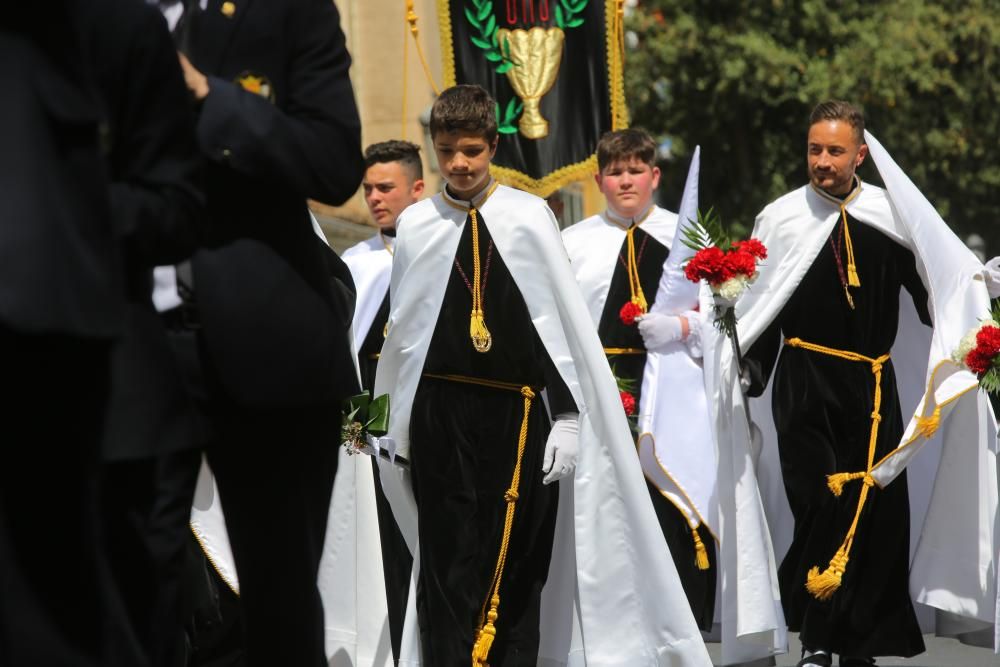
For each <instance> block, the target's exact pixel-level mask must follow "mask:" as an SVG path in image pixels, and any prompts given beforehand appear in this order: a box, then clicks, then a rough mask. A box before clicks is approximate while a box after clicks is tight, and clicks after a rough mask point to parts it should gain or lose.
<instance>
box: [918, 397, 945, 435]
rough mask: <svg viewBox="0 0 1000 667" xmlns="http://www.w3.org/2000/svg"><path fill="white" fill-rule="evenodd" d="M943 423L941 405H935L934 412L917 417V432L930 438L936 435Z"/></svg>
mask: <svg viewBox="0 0 1000 667" xmlns="http://www.w3.org/2000/svg"><path fill="white" fill-rule="evenodd" d="M940 425H941V406H940V405H935V406H934V412H932V413H931V414H930V415H929V416H927V417H917V432H918V433H920V435H922V436H924V437H925V438H927V439H928V440H929V439H931V438H933V437H934V434H935V433H937V430H938V427H939V426H940Z"/></svg>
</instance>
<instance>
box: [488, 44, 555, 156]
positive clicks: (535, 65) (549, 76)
mask: <svg viewBox="0 0 1000 667" xmlns="http://www.w3.org/2000/svg"><path fill="white" fill-rule="evenodd" d="M504 40H509V42H510V59H511V60H513V61H514V62H515V63H517V66H516V67H511V68H510V69H509V70H507V80H508V81H510V85H511V87H513V88H514V92H515V93H517V96H518V97H520V98H521V100H522V101H523V102H524V112H523V113H522V114H521V120H520V121H519V122H518V124H517V126H518V129H519V130H520V131H521V134H523V135H524V136H525V137H527V138H528V139H541V138H542V137H544V136H547V135H548V133H549V121H547V120H545V118H543V117H542V112H541V111H540V110H539V108H538V105H539V103H540V102H541V101H542V96H543V95H545V93H547V92H549V90H551V89H552V86H553V85H554V84H555V82H556V76H558V74H559V63H560V61H562V52H563V41H564V40H565V34H564V33H563V31H562V30H561V29H560V28H542V27H541V26H535V27H533V28H531V29H530V30H523V29H521V28H518V29H517V30H508V29H507V28H501V29H499V30H497V41H498V42H499V43H500V44H503V43H504Z"/></svg>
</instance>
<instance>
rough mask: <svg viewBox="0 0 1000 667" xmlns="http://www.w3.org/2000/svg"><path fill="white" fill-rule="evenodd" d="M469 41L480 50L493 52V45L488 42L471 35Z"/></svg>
mask: <svg viewBox="0 0 1000 667" xmlns="http://www.w3.org/2000/svg"><path fill="white" fill-rule="evenodd" d="M469 41H471V42H472V43H473V44H475V45H476V46H478V47H479V48H481V49H483V50H484V51H492V50H493V45H492V44H490V43H489V42H487V41H486V40H483V39H479V38H478V37H476V36H475V35H469Z"/></svg>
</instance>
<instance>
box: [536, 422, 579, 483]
mask: <svg viewBox="0 0 1000 667" xmlns="http://www.w3.org/2000/svg"><path fill="white" fill-rule="evenodd" d="M578 429H579V424H578V423H577V416H576V415H573V416H572V417H565V418H562V419H559V418H557V419H556V421H555V423H554V424H552V430H551V431H549V439H548V440H546V441H545V456H544V458H543V460H542V472H544V473H546V475H545V477H544V478H543V479H542V484H551V483H552V482H555V481H558V480H560V479H562V478H563V477H569V476H570V475H572V474H573V471H574V470H576V459H577V457H578V456H579V454H580V445H579V443H578Z"/></svg>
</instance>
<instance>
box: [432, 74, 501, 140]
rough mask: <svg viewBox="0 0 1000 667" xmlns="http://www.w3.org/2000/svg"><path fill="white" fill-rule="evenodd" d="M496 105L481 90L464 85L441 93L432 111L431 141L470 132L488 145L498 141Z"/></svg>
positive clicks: (487, 94)
mask: <svg viewBox="0 0 1000 667" xmlns="http://www.w3.org/2000/svg"><path fill="white" fill-rule="evenodd" d="M496 106H497V103H496V102H495V101H494V100H493V98H492V97H490V94H489V93H488V92H486V90H485V89H484V88H483V87H482V86H475V85H469V84H461V85H458V86H452V87H451V88H448V89H446V90H443V91H441V94H440V95H438V98H437V99H436V100H435V101H434V106H432V107H431V123H430V124H431V138H434V137H436V136H437V135H438V134H439V133H441V132H445V133H448V132H470V133H472V134H478V135H482V136H483V138H485V139H486V141H488V142H489V143H491V144H492V143H493V140H494V139H496V138H497V115H496Z"/></svg>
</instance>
